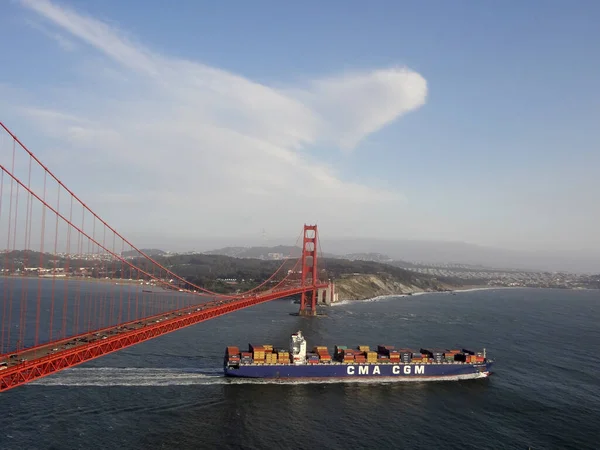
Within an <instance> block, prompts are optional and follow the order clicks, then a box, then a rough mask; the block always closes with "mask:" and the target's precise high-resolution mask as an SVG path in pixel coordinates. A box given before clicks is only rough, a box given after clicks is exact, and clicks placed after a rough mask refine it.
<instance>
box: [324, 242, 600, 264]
mask: <svg viewBox="0 0 600 450" xmlns="http://www.w3.org/2000/svg"><path fill="white" fill-rule="evenodd" d="M323 243H324V244H325V241H323ZM326 245H327V250H328V251H330V252H333V253H336V254H341V255H344V254H352V253H383V254H386V255H389V257H390V258H391V259H393V260H395V261H398V260H400V261H411V262H412V263H414V264H415V265H430V264H457V265H470V266H484V267H487V268H498V269H502V268H505V269H507V268H510V269H521V270H535V271H542V270H543V271H551V272H554V271H568V272H578V273H597V272H598V269H599V268H600V252H598V253H593V252H591V251H590V252H588V253H586V254H582V253H575V252H572V253H569V252H558V251H551V250H548V251H539V252H535V251H514V250H503V249H499V248H493V247H484V246H480V245H475V244H469V243H465V242H446V241H409V240H383V239H364V238H363V239H361V238H356V239H350V238H349V239H335V238H334V239H328V240H327V241H326Z"/></svg>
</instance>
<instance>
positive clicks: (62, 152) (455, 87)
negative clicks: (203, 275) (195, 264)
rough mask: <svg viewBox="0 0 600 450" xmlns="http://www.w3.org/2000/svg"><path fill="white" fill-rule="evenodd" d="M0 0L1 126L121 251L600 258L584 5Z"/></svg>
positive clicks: (598, 158)
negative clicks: (311, 235) (211, 248)
mask: <svg viewBox="0 0 600 450" xmlns="http://www.w3.org/2000/svg"><path fill="white" fill-rule="evenodd" d="M0 11H1V13H0V51H1V52H2V57H1V58H0V120H1V121H2V122H3V123H4V124H5V125H6V126H8V127H9V128H10V129H11V130H12V131H13V132H14V133H15V134H16V135H17V136H18V137H19V138H20V139H21V140H22V141H23V142H24V143H25V144H26V145H27V146H28V147H29V148H30V149H31V150H32V151H33V152H34V153H35V154H36V155H37V156H38V157H39V158H40V159H41V160H42V161H43V162H44V163H45V164H46V165H47V166H48V167H50V168H51V170H53V171H54V172H55V173H56V174H57V175H58V176H59V177H60V178H61V180H62V181H63V182H64V183H65V184H66V185H67V186H68V187H69V188H70V189H72V190H73V191H74V192H76V193H77V194H78V195H79V196H80V197H81V198H82V199H83V200H84V201H85V202H86V203H87V204H88V205H90V207H91V208H92V209H94V210H95V211H96V212H97V213H98V214H99V215H100V216H101V217H103V218H104V219H105V220H106V221H107V222H109V223H110V224H111V225H112V226H114V227H115V228H117V229H118V230H119V231H120V232H122V233H123V234H124V235H125V236H127V237H129V238H130V239H131V240H132V241H134V243H140V245H145V246H149V245H151V244H152V242H153V241H157V240H158V241H160V244H161V245H162V246H163V247H164V246H169V243H171V244H172V245H178V246H182V245H183V246H189V247H194V243H195V242H197V241H200V240H206V239H211V238H220V239H221V240H222V241H223V240H227V239H228V238H229V237H240V236H246V237H258V236H268V237H271V238H277V239H280V238H288V239H289V240H290V241H291V242H290V243H293V241H294V240H295V238H296V237H297V235H298V233H299V232H300V230H301V228H302V225H303V224H304V223H318V225H319V228H320V235H321V237H322V239H323V242H326V239H328V238H329V239H335V238H341V237H344V238H348V237H361V238H380V239H409V240H410V239H415V240H433V241H438V240H442V241H461V242H468V243H473V244H478V245H483V246H491V247H498V248H502V249H511V250H526V251H540V250H547V249H549V250H552V251H558V252H560V251H564V252H567V251H568V252H570V253H571V254H581V255H583V254H586V255H589V254H592V253H597V252H598V251H599V250H600V233H598V231H597V230H598V224H599V223H600V207H599V206H598V201H597V196H598V194H599V193H600V145H599V144H600V126H599V121H600V89H599V82H598V80H600V58H599V57H598V55H600V27H598V26H597V23H598V21H599V20H600V2H596V1H593V0H590V1H586V0H580V1H577V2H563V1H554V0H540V1H535V0H530V1H527V2H521V1H505V2H491V1H481V2H476V1H460V0H457V1H454V2H446V1H430V2H417V1H406V2H398V1H383V0H382V1H379V2H372V3H368V2H359V1H349V2H346V1H344V2H342V1H337V0H336V1H333V0H332V1H329V2H317V1H304V2H276V1H261V0H259V1H256V2H197V1H193V0H179V1H178V2H173V3H172V4H171V5H169V6H167V3H166V2H164V1H158V0H145V1H137V0H129V1H127V2H123V1H121V0H103V1H101V2H98V1H86V0H56V1H47V0H5V1H3V2H2V3H1V4H0ZM3 153H5V152H4V151H3ZM3 158H4V157H3ZM38 181H39V182H41V181H40V180H38ZM176 243H177V244H176ZM278 243H287V242H278Z"/></svg>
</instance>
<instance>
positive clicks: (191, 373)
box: [29, 367, 486, 387]
mask: <svg viewBox="0 0 600 450" xmlns="http://www.w3.org/2000/svg"><path fill="white" fill-rule="evenodd" d="M485 377H486V375H484V374H473V375H468V376H466V375H459V376H455V377H428V378H426V379H423V378H413V377H389V379H388V378H387V377H376V378H354V377H352V378H349V377H347V378H334V379H322V378H319V379H310V378H304V379H281V380H278V379H266V378H232V377H225V376H224V375H223V371H222V369H167V368H112V367H99V368H74V369H69V370H65V371H64V372H61V373H57V374H54V375H51V376H49V377H46V378H42V379H40V380H37V381H35V382H32V383H29V384H30V385H37V386H96V387H102V386H106V387H108V386H140V387H142V386H155V387H160V386H195V385H218V384H232V385H233V384H281V385H295V384H337V383H354V384H355V383H361V384H362V383H369V384H391V383H398V382H401V383H417V382H421V383H422V382H431V381H459V380H464V379H472V378H485Z"/></svg>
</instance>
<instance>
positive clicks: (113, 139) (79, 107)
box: [20, 0, 427, 235]
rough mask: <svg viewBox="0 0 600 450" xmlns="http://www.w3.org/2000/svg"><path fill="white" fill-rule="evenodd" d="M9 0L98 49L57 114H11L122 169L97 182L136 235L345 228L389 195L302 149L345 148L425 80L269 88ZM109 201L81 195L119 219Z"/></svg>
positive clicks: (380, 73)
mask: <svg viewBox="0 0 600 450" xmlns="http://www.w3.org/2000/svg"><path fill="white" fill-rule="evenodd" d="M20 1H21V4H22V5H23V6H24V7H26V8H28V9H29V10H31V11H33V12H35V13H36V14H37V15H39V16H40V17H41V18H44V19H46V20H47V22H48V23H49V24H51V25H52V26H54V27H57V29H59V30H61V31H62V32H68V33H69V34H70V35H71V37H72V38H77V39H79V40H80V41H81V42H82V43H86V44H88V45H89V46H90V47H92V48H93V49H95V50H96V51H99V52H101V53H102V54H104V55H105V56H106V60H105V61H104V64H105V65H106V67H103V69H104V70H105V74H107V75H103V73H100V72H96V73H93V74H89V77H90V85H89V86H88V87H87V88H86V86H85V85H83V86H82V85H81V84H79V86H78V91H77V94H76V95H74V96H73V97H72V98H71V100H70V102H69V103H68V106H65V107H64V108H63V110H61V111H57V110H55V109H54V108H49V107H46V108H44V107H43V105H41V106H40V105H36V107H29V108H26V109H23V110H22V111H23V112H24V113H25V114H26V115H27V116H28V117H30V118H32V119H35V120H36V121H38V123H45V124H46V125H47V126H48V127H51V129H52V130H53V132H54V133H55V136H56V137H58V138H60V139H62V140H63V141H64V142H65V143H66V144H69V145H71V146H72V147H73V148H77V149H86V150H93V151H94V152H100V154H101V155H102V158H103V159H104V165H105V166H106V167H99V166H97V164H98V161H97V159H96V160H95V162H94V164H96V166H95V168H96V169H97V170H102V169H107V170H108V169H110V167H113V169H114V167H115V166H117V165H119V167H120V168H121V170H122V168H123V167H128V169H129V173H130V175H129V177H128V178H127V179H125V180H124V179H120V180H118V181H119V182H117V183H114V184H111V187H112V188H113V189H116V190H118V191H119V192H118V193H119V194H122V193H123V192H125V193H126V194H127V196H126V197H127V199H128V203H130V201H131V197H130V195H134V196H135V198H138V199H139V207H140V210H142V209H143V207H144V205H146V206H147V205H148V202H151V203H152V204H153V206H152V208H149V211H148V208H146V217H151V218H152V220H155V222H153V223H155V225H154V226H153V225H149V224H148V221H145V227H146V229H154V230H155V231H157V232H161V231H162V230H163V229H164V228H165V227H170V228H171V229H172V232H179V233H184V234H187V235H193V234H195V232H196V231H197V232H202V233H211V232H216V231H218V232H219V233H220V234H223V233H237V232H239V230H240V229H243V228H245V227H256V229H260V228H263V227H264V226H265V223H273V224H274V225H273V227H274V228H277V229H278V230H283V229H289V228H293V229H295V228H297V227H298V226H299V225H300V224H301V223H302V222H305V221H317V220H318V221H319V222H320V223H326V224H327V225H326V226H331V227H334V228H337V229H347V230H348V229H355V228H357V227H358V226H361V224H362V223H363V221H364V217H366V216H368V215H369V214H375V213H377V212H382V211H386V210H388V209H390V208H395V207H398V202H400V201H401V200H402V196H401V195H399V194H398V193H395V192H390V191H386V190H382V189H378V188H376V187H371V186H367V185H364V184H360V183H356V182H353V181H352V180H348V179H344V177H343V175H342V174H339V173H337V172H336V170H335V168H333V167H329V166H327V165H325V164H323V163H320V162H319V160H318V159H315V158H317V157H316V156H315V154H314V152H312V153H311V154H312V156H309V154H308V153H307V152H305V151H304V149H306V148H312V147H314V148H321V147H331V146H332V145H334V146H337V147H338V148H339V149H341V150H351V149H353V148H355V147H357V146H358V145H359V144H360V142H361V140H363V139H364V138H365V137H366V136H368V135H369V134H371V133H374V132H376V131H378V130H380V129H381V128H383V127H385V126H386V125H388V124H390V123H392V122H393V121H394V120H396V119H398V118H399V117H400V116H402V115H403V114H405V113H408V112H410V111H412V110H414V109H416V108H418V107H420V106H421V105H423V104H424V103H425V100H426V96H427V83H426V81H425V80H424V78H423V77H422V76H421V75H419V74H418V73H416V72H413V71H411V70H409V69H406V68H386V69H381V70H370V71H363V72H355V73H344V74H341V75H339V76H329V77H326V78H323V79H318V80H313V81H311V82H308V83H306V84H305V85H303V86H290V87H289V88H283V89H282V88H274V87H271V86H266V85H264V84H260V83H257V82H255V81H252V80H249V79H247V78H245V77H243V76H240V75H236V74H233V73H229V72H226V71H223V70H220V69H218V68H214V67H210V66H207V65H205V64H201V63H198V62H193V61H186V60H181V59H177V58H173V57H169V56H168V55H162V54H159V53H157V52H154V51H152V50H150V49H148V48H145V47H144V46H143V45H141V44H139V43H137V42H136V41H135V40H134V39H133V38H131V37H128V36H127V35H126V34H125V33H124V32H123V31H122V30H119V29H116V28H115V27H113V26H111V25H108V24H106V23H103V22H101V21H99V20H96V19H94V18H92V17H89V16H85V15H83V14H81V13H79V12H75V11H74V10H72V9H69V8H67V7H64V6H59V5H57V4H54V3H51V2H50V1H47V0H20ZM80 53H81V54H82V56H81V57H83V58H85V57H86V53H85V52H78V53H77V54H78V55H79V54H80ZM87 55H88V56H89V52H88V53H87ZM96 154H97V153H96ZM77 164H78V165H77V167H73V169H74V170H77V171H86V170H90V169H91V168H90V167H86V161H85V159H83V158H79V159H78V160H77ZM148 180H152V183H149V182H148ZM115 194H117V192H106V194H98V195H96V196H95V197H96V198H95V200H96V201H97V202H100V205H111V212H112V213H114V214H115V215H116V214H117V213H119V212H125V213H127V212H129V214H130V216H131V214H132V213H131V209H129V206H128V209H127V211H120V210H119V208H120V207H121V206H122V203H123V202H122V201H120V200H119V201H117V202H115V201H114V200H115V198H119V199H120V198H123V197H121V196H120V195H119V196H115ZM181 208H185V209H183V210H182V209H181ZM182 211H185V213H182ZM284 211H288V212H284ZM182 214H185V220H182ZM269 215H270V216H271V218H269V219H265V217H268V216H269ZM135 220H137V218H135V217H134V218H133V219H131V223H130V224H128V225H129V226H131V227H133V226H135V225H136V224H135ZM119 222H121V223H123V219H120V220H119ZM353 222H354V223H355V225H354V224H353Z"/></svg>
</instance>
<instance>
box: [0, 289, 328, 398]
mask: <svg viewBox="0 0 600 450" xmlns="http://www.w3.org/2000/svg"><path fill="white" fill-rule="evenodd" d="M324 287H327V285H326V284H319V285H317V286H316V288H324ZM314 288H315V287H313V286H311V287H296V288H291V289H289V288H288V289H283V290H277V291H271V292H268V293H266V294H262V295H260V296H250V297H247V298H241V299H234V300H212V301H209V302H207V303H203V304H198V305H195V306H191V307H187V308H184V309H180V310H176V311H171V312H168V313H162V314H157V315H155V316H151V317H147V318H145V319H141V320H136V321H132V322H128V323H124V324H119V325H116V326H114V327H109V328H104V329H102V330H96V331H94V332H91V333H86V334H82V335H79V336H74V337H70V338H68V339H64V340H61V341H54V342H51V343H47V344H43V345H40V346H38V347H35V348H30V349H24V350H23V351H21V352H18V353H11V354H5V355H2V356H0V362H6V363H7V368H5V369H4V370H1V371H0V392H2V391H5V390H8V389H11V388H13V387H16V386H19V385H21V384H24V383H27V382H30V381H33V380H35V379H38V378H42V377H45V376H47V375H50V374H52V373H55V372H57V371H59V370H63V369H66V368H69V367H73V366H75V365H78V364H81V363H84V362H86V361H89V360H91V359H95V358H98V357H100V356H103V355H106V354H108V353H112V352H115V351H117V350H121V349H122V348H125V347H129V346H131V345H135V344H138V343H140V342H144V341H147V340H149V339H152V338H155V337H158V336H161V335H163V334H167V333H170V332H172V331H175V330H178V329H180V328H184V327H188V326H190V325H195V324H197V323H199V322H203V321H205V320H209V319H213V318H215V317H219V316H222V315H224V314H228V313H231V312H234V311H238V310H240V309H243V308H247V307H249V306H254V305H257V304H259V303H263V302H267V301H270V300H275V299H278V298H284V297H288V296H291V295H296V294H300V293H302V292H303V291H310V290H312V289H314Z"/></svg>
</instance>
